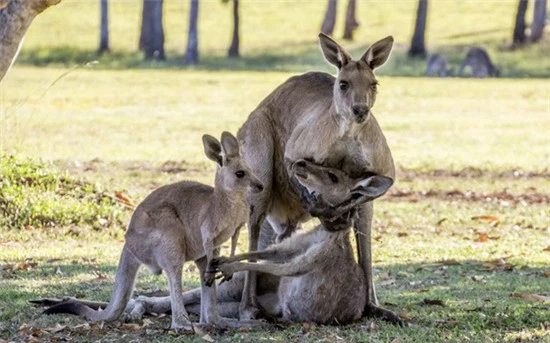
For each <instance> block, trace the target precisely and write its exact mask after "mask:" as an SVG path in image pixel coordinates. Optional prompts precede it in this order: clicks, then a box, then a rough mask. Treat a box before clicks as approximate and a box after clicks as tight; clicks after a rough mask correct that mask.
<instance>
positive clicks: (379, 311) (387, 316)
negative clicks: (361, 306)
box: [363, 303, 405, 327]
mask: <svg viewBox="0 0 550 343" xmlns="http://www.w3.org/2000/svg"><path fill="white" fill-rule="evenodd" d="M363 315H364V316H366V317H373V318H381V319H383V320H385V321H387V322H390V323H392V324H394V325H397V326H400V327H404V326H405V322H403V319H401V318H400V317H399V316H398V315H397V314H396V313H393V312H392V311H390V310H386V309H385V308H383V307H380V306H376V305H374V304H372V303H369V304H367V306H366V307H365V311H364V312H363Z"/></svg>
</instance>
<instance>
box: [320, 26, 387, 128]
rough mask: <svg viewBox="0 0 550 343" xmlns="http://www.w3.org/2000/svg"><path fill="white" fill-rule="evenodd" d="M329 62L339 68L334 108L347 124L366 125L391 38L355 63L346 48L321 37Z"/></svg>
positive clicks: (335, 85)
mask: <svg viewBox="0 0 550 343" xmlns="http://www.w3.org/2000/svg"><path fill="white" fill-rule="evenodd" d="M319 39H320V43H321V50H322V51H323V55H324V56H325V59H326V60H327V61H328V62H329V63H331V64H333V65H335V66H336V67H337V68H338V75H337V77H336V82H335V83H334V105H335V107H336V111H337V113H338V114H339V115H341V116H343V117H344V118H345V119H347V121H350V122H352V123H353V122H355V123H358V124H359V123H362V122H364V121H365V120H366V119H367V118H368V117H369V113H370V110H371V108H372V107H373V106H374V102H375V100H376V89H377V85H378V82H377V81H376V77H375V76H374V70H375V69H376V68H378V67H380V66H381V65H383V64H384V63H385V62H386V60H387V59H388V57H389V56H390V52H391V49H392V45H393V37H392V36H388V37H386V38H384V39H382V40H379V41H378V42H376V43H374V44H373V45H372V46H371V47H370V48H368V49H367V51H366V52H365V53H364V54H363V56H362V57H361V58H360V59H359V60H358V61H354V60H353V59H352V58H351V56H350V55H349V54H348V52H347V51H346V50H344V48H342V47H341V46H340V45H338V43H336V42H335V41H334V40H332V39H331V38H329V37H328V36H326V35H324V34H322V33H321V34H319Z"/></svg>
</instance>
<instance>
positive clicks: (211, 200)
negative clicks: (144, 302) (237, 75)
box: [45, 132, 263, 331]
mask: <svg viewBox="0 0 550 343" xmlns="http://www.w3.org/2000/svg"><path fill="white" fill-rule="evenodd" d="M203 144H204V151H205V153H206V156H207V157H208V158H209V159H211V160H213V161H214V162H216V163H217V165H218V166H217V171H216V177H215V187H210V186H207V185H203V184H200V183H197V182H190V181H182V182H178V183H174V184H171V185H167V186H163V187H161V188H159V189H157V190H155V191H153V192H152V193H151V194H150V195H149V196H147V198H145V200H143V202H141V203H140V204H139V206H138V207H137V208H136V210H135V212H134V214H133V215H132V219H131V220H130V224H129V225H128V230H127V232H126V237H125V238H126V243H125V244H124V248H123V250H122V255H121V257H120V262H119V264H118V270H117V273H116V277H115V285H114V289H113V293H112V296H111V301H110V302H109V305H108V306H107V308H106V309H105V310H104V311H101V312H100V311H96V310H93V309H92V308H89V307H87V306H85V305H83V304H78V303H74V302H73V303H66V304H60V305H58V306H54V307H51V308H49V309H48V310H46V312H45V313H46V314H52V313H72V314H77V315H80V316H83V317H85V318H86V319H88V320H93V321H101V320H105V321H110V320H115V319H117V318H119V317H120V315H121V314H122V313H123V312H124V309H125V308H126V306H127V304H128V301H129V300H130V298H131V296H132V292H133V288H134V283H135V279H136V275H137V271H138V268H139V266H140V265H141V264H144V265H146V266H147V267H148V268H149V269H150V270H151V271H152V272H153V273H154V274H160V273H161V272H162V270H164V271H165V272H166V276H167V277H168V285H169V287H170V305H171V310H172V325H171V328H172V329H183V330H189V331H192V330H193V326H192V324H191V322H190V321H189V316H188V314H187V312H186V310H185V306H184V300H183V297H182V293H181V291H182V269H183V264H184V262H185V261H190V260H194V261H195V263H196V264H197V266H198V269H199V272H200V278H201V300H202V301H201V304H202V305H201V311H200V312H201V313H200V316H201V318H200V321H201V323H209V324H213V325H216V326H227V325H229V323H228V322H227V321H226V320H225V319H224V318H223V317H221V316H220V315H219V312H218V307H217V303H216V288H215V285H214V286H212V287H209V285H210V284H211V283H212V282H213V281H214V274H212V273H207V272H206V268H207V265H208V263H209V262H210V261H212V259H213V258H214V257H216V256H217V255H218V253H219V249H218V248H219V246H220V245H221V244H222V243H223V242H225V241H226V240H227V239H229V238H230V237H231V236H232V235H234V234H235V232H236V231H237V229H238V228H240V227H241V226H242V225H243V224H244V223H245V222H246V220H247V218H248V212H249V207H248V205H247V202H246V196H247V195H248V194H250V193H260V192H261V191H262V189H263V186H262V185H261V183H259V181H258V180H257V179H256V178H255V177H254V176H253V174H252V173H251V172H250V171H249V169H248V167H247V166H246V164H245V163H244V162H243V161H242V159H241V157H240V156H239V144H238V142H237V139H236V138H235V137H234V136H233V135H231V134H230V133H228V132H224V133H223V134H222V137H221V144H220V142H218V140H217V139H216V138H214V137H212V136H209V135H204V136H203ZM136 312H137V313H136ZM136 312H134V313H131V314H130V316H133V315H140V314H141V313H139V311H138V310H137V309H136Z"/></svg>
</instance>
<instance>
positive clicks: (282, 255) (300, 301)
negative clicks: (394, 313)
mask: <svg viewBox="0 0 550 343" xmlns="http://www.w3.org/2000/svg"><path fill="white" fill-rule="evenodd" d="M291 172H292V175H296V177H297V180H298V182H300V184H301V185H303V186H304V187H306V188H307V189H308V191H309V192H310V193H311V194H312V196H314V197H317V198H322V199H323V201H325V202H326V203H328V204H330V205H331V206H338V205H340V204H342V203H345V202H346V201H349V200H350V199H351V198H352V197H353V196H367V197H368V198H369V199H374V198H376V197H378V196H380V195H382V194H383V193H384V192H385V191H386V190H387V189H388V188H389V187H390V186H391V184H392V180H391V179H389V178H386V177H383V176H371V177H369V178H367V179H359V180H357V179H351V178H350V177H349V176H348V175H347V174H345V173H344V172H342V171H340V170H337V169H330V168H326V167H322V166H318V165H315V164H313V163H310V162H307V161H304V160H300V161H297V162H296V163H294V164H293V166H292V171H291ZM352 222H353V218H352V216H350V217H348V218H344V219H343V220H342V221H340V222H336V223H333V224H332V225H336V226H338V227H337V228H336V229H337V230H336V231H333V232H331V231H329V230H332V229H335V228H334V227H326V226H324V227H323V226H321V225H320V226H318V227H317V228H315V229H313V230H311V231H302V232H298V233H296V234H295V235H293V236H291V237H290V238H288V239H286V240H284V241H283V242H281V243H278V244H276V245H272V246H270V247H268V248H267V249H265V250H262V251H259V252H252V253H248V254H243V255H239V256H235V257H230V258H219V259H215V260H214V261H213V262H212V264H211V265H210V268H212V269H214V270H219V271H221V272H222V273H223V274H224V275H225V276H226V277H231V276H233V274H234V273H237V274H235V277H234V278H233V279H231V280H230V281H228V282H225V283H222V284H220V285H219V286H218V288H217V298H218V303H219V306H220V313H221V314H222V315H223V316H227V317H234V318H238V316H239V301H240V298H241V293H242V289H243V281H244V280H243V279H244V275H243V273H242V272H240V271H244V270H256V271H258V272H259V273H260V274H259V276H258V281H259V297H258V301H259V304H260V307H261V308H262V309H263V310H264V311H265V312H266V314H268V315H269V316H276V317H282V318H283V320H286V321H291V322H316V323H319V324H346V323H349V322H352V321H356V320H358V319H359V318H361V314H362V312H363V308H364V306H365V303H366V287H367V285H366V279H365V275H364V273H363V271H362V270H361V268H360V266H359V265H358V264H357V262H355V259H354V256H353V249H352V247H351V243H350V240H349V235H350V227H351V224H352ZM263 237H264V239H265V238H266V236H263ZM251 257H254V258H256V259H260V260H264V261H266V262H265V263H259V264H256V263H241V262H237V261H241V260H244V259H247V258H251ZM270 274H271V275H270ZM272 275H275V276H276V277H273V276H272ZM183 298H184V301H185V305H186V308H187V310H188V311H190V312H192V313H197V314H198V313H200V308H201V297H200V289H196V290H192V291H189V292H185V293H184V294H183ZM69 301H72V302H82V303H87V304H90V305H92V306H95V307H100V306H105V304H103V303H89V302H86V301H83V300H75V299H69ZM136 309H141V311H142V312H141V313H151V312H155V313H164V312H167V311H168V310H169V309H170V299H169V298H168V297H164V298H150V297H138V298H137V299H136V300H135V301H131V302H130V304H129V305H128V308H127V311H133V312H135V311H136Z"/></svg>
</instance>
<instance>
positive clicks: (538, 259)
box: [0, 0, 550, 342]
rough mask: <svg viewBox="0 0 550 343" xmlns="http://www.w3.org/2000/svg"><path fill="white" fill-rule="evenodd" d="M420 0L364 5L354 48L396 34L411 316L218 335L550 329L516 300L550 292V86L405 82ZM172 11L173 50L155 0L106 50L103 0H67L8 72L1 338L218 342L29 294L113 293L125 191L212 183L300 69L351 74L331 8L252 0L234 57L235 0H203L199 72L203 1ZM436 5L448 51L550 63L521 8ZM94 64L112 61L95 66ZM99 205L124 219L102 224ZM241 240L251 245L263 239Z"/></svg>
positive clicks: (403, 285)
mask: <svg viewBox="0 0 550 343" xmlns="http://www.w3.org/2000/svg"><path fill="white" fill-rule="evenodd" d="M415 4H416V2H414V1H405V2H359V3H358V10H359V12H360V13H359V15H358V17H359V20H360V21H361V25H362V26H361V27H360V29H359V30H358V31H357V34H356V39H355V41H353V42H346V43H344V45H345V46H346V47H349V50H350V51H352V53H353V54H354V56H357V57H358V56H359V55H360V54H361V53H362V51H364V49H365V48H366V46H367V45H368V44H369V43H372V42H373V41H374V40H376V39H378V38H381V37H384V36H386V35H388V34H392V35H394V36H395V38H396V46H395V52H394V54H392V57H391V60H390V62H389V63H388V65H387V66H384V67H383V68H382V69H380V71H379V73H378V74H379V75H380V77H379V79H380V80H379V81H380V84H381V86H380V90H379V95H378V100H377V104H376V106H375V107H374V109H373V112H374V114H375V115H376V117H377V119H378V121H379V123H380V125H381V127H382V129H383V130H384V133H385V135H386V138H387V140H388V143H389V145H390V147H391V149H392V152H393V157H394V160H395V162H396V164H397V166H398V179H397V181H396V183H395V185H394V186H393V188H392V189H391V191H390V192H389V193H388V194H387V195H386V196H384V198H382V199H380V200H379V201H377V202H376V204H375V221H374V225H373V257H374V265H375V275H376V283H377V290H378V295H379V298H380V301H381V302H382V303H383V304H384V306H386V307H388V308H390V309H392V310H394V311H396V312H398V313H401V314H402V315H403V317H405V318H408V319H407V322H408V323H409V324H410V325H409V326H408V327H407V328H405V329H400V328H397V327H394V326H391V325H388V324H386V323H384V322H381V321H378V320H375V321H372V320H369V319H363V320H362V321H360V322H359V323H356V324H353V325H349V326H344V327H322V326H316V325H309V324H305V325H302V324H298V325H294V326H290V327H279V328H273V329H262V330H260V329H256V330H252V331H250V332H247V331H229V332H225V333H222V334H216V333H212V332H211V333H209V334H210V335H211V337H212V338H214V339H215V340H216V341H221V342H230V341H231V342H233V341H236V342H257V341H262V340H273V341H290V342H298V341H299V342H334V341H345V342H360V341H372V342H392V341H395V342H397V340H398V341H399V342H466V341H471V342H521V341H529V342H531V341H534V342H550V330H549V327H550V323H549V322H548V320H549V319H548V313H550V305H549V304H548V303H547V302H546V303H545V302H533V301H529V300H526V299H523V298H517V297H511V296H510V295H511V294H512V293H513V292H519V293H523V294H539V295H545V296H550V293H549V292H550V286H549V285H550V281H549V280H550V279H549V278H548V273H550V272H549V270H548V266H549V265H550V251H548V248H549V246H550V241H549V240H548V233H549V230H550V227H549V223H550V211H549V205H550V196H549V194H550V140H549V137H548V132H550V117H549V112H548V111H549V110H548V109H549V98H548V94H549V92H550V88H549V87H550V85H549V83H548V80H547V79H498V80H496V79H492V80H472V79H427V78H412V77H395V75H401V76H405V75H407V76H410V75H421V74H423V72H424V61H422V60H409V59H408V58H407V57H406V50H407V47H408V43H409V39H410V35H411V31H412V23H413V20H414V18H413V16H414V10H415ZM344 5H345V2H343V1H341V2H340V6H341V8H339V11H340V12H339V17H341V15H342V14H343V13H344ZM531 5H532V4H531ZM165 6H166V8H165V20H166V21H165V29H166V37H167V40H166V49H167V53H168V60H167V61H166V62H161V63H159V62H143V61H142V58H141V56H140V54H138V53H136V52H135V50H136V45H137V38H138V32H139V31H138V22H139V13H140V4H139V3H138V2H137V1H136V2H112V3H111V43H112V48H113V52H112V54H109V55H106V56H102V57H99V58H98V57H97V56H95V53H94V50H95V46H96V44H97V41H96V40H97V36H98V28H97V26H98V23H97V19H98V16H96V15H90V13H91V14H94V13H97V12H98V2H97V1H89V2H77V1H68V0H64V1H63V2H62V3H61V4H60V5H58V6H56V7H54V8H52V9H49V10H48V11H46V12H44V13H43V14H42V15H40V16H39V17H38V18H37V19H36V20H35V22H34V23H33V25H32V27H31V29H30V30H29V32H28V34H27V37H26V41H25V46H24V49H23V51H22V53H21V56H20V59H19V60H18V62H17V64H16V66H15V67H14V68H13V69H12V70H11V71H10V73H8V75H7V76H6V77H5V79H4V80H2V83H0V156H1V164H2V169H0V185H1V187H2V188H0V190H1V193H0V199H3V200H0V210H2V211H3V212H2V213H1V214H2V217H1V218H3V219H2V220H3V223H2V224H1V226H0V340H1V339H7V340H31V339H33V337H34V340H35V341H56V340H64V339H65V340H68V339H70V340H74V341H99V340H101V341H128V342H129V341H146V340H148V341H168V342H177V341H195V342H202V341H204V339H203V336H204V335H205V334H206V333H207V332H204V333H201V334H200V335H196V336H193V337H184V338H181V337H177V336H173V335H171V334H170V333H168V332H167V331H166V330H165V329H166V328H168V327H169V325H170V319H169V317H164V318H155V317H152V318H147V320H146V321H143V322H139V323H137V324H138V325H137V326H129V325H123V324H122V323H121V322H115V323H105V324H91V325H90V326H86V325H85V324H84V323H85V321H83V320H81V319H78V318H74V317H62V316H52V317H44V316H41V315H40V312H41V308H36V307H34V306H32V305H30V304H29V303H28V300H31V299H36V298H41V297H50V296H63V295H77V296H79V297H85V298H89V299H97V300H108V298H109V295H110V292H111V289H112V283H113V281H114V273H115V270H116V266H117V262H118V257H119V255H120V251H121V249H122V246H123V234H124V226H125V225H126V223H127V222H128V220H129V217H130V215H131V211H129V210H124V209H122V208H121V207H120V205H119V204H116V203H115V202H114V201H113V202H111V200H112V197H113V196H114V192H115V191H118V192H121V193H122V194H124V195H125V196H127V197H128V198H130V199H131V200H132V201H133V202H134V203H138V202H139V201H140V200H142V199H143V198H144V197H145V196H146V195H147V194H149V193H150V192H151V191H152V190H153V189H155V188H157V187H159V186H160V185H163V184H166V183H170V182H175V181H179V180H182V179H192V180H197V181H200V182H205V183H209V184H211V183H212V181H213V175H214V170H215V167H214V165H213V163H212V162H210V161H209V160H208V159H206V157H205V156H204V155H203V154H204V153H203V148H202V146H201V143H200V142H201V136H202V135H203V134H204V133H209V134H212V135H219V134H220V133H221V132H222V131H224V130H229V131H232V132H236V131H237V129H238V128H239V127H240V126H241V125H242V123H243V122H244V120H245V119H246V117H247V116H248V114H249V113H250V111H251V110H253V109H254V108H255V106H257V104H258V103H259V102H260V101H261V100H262V99H263V98H264V97H265V96H266V95H267V94H268V93H269V92H270V91H271V90H273V89H274V88H275V87H276V86H277V85H278V84H280V83H281V82H283V81H284V80H286V79H287V78H288V77H290V76H291V75H294V74H295V73H297V72H305V71H308V70H312V69H316V70H325V71H330V72H333V70H331V69H330V67H329V66H328V65H326V63H325V62H324V61H323V59H322V57H321V54H320V52H319V50H318V47H317V39H316V35H317V30H318V26H319V24H320V21H321V16H322V14H323V11H324V6H325V2H322V1H300V2H276V1H267V2H261V4H260V3H256V2H244V3H242V11H243V12H242V18H243V26H242V32H243V35H242V39H243V41H242V44H243V45H242V54H243V58H242V59H240V60H228V59H226V58H225V50H226V48H227V45H228V43H229V32H230V30H229V25H230V21H229V18H230V7H229V6H224V5H222V4H221V3H220V2H218V1H212V2H201V14H200V15H201V17H200V30H201V36H200V49H201V65H199V66H198V67H196V68H182V61H183V51H184V46H185V41H186V38H185V36H186V23H187V20H186V16H187V10H188V7H187V6H188V2H185V1H183V2H179V1H178V2H176V1H168V2H166V4H165ZM430 6H431V7H430V13H429V16H430V17H429V20H430V21H429V26H428V31H427V43H428V47H429V49H430V51H431V52H441V51H443V52H445V53H446V54H448V56H449V59H450V61H451V62H452V63H453V64H454V65H455V66H456V65H458V64H459V63H460V61H461V59H462V58H463V56H464V53H465V51H466V49H467V47H468V46H471V45H483V46H486V47H487V48H488V49H489V51H490V53H491V56H492V57H494V60H495V61H496V63H497V64H498V65H499V66H500V67H502V69H503V74H504V76H508V77H523V76H536V77H548V76H550V60H549V59H548V58H547V57H546V55H547V53H546V52H545V51H547V50H548V44H549V40H548V35H546V38H545V40H544V41H543V42H542V43H541V44H540V45H534V46H529V47H527V48H525V49H522V50H519V51H509V50H507V49H503V46H505V45H506V44H508V42H509V37H511V27H512V23H513V15H514V12H515V6H516V3H515V2H504V3H502V4H498V5H496V4H495V3H491V2H473V1H472V2H470V1H468V2H464V1H444V2H433V3H432V2H431V3H430ZM530 12H531V9H529V11H528V13H530ZM304 18H307V20H305V19H304ZM449 23H453V24H452V25H449ZM473 23H475V25H474V24H473ZM341 25H342V23H341V22H340V23H339V24H338V25H337V30H339V29H341ZM339 35H341V33H340V32H339V31H338V32H337V34H336V37H338V36H339ZM52 37H55V39H54V38H52ZM95 59H98V60H99V61H100V63H99V64H98V65H91V66H90V65H88V66H86V63H87V62H89V61H92V60H95ZM37 66H47V68H44V67H37ZM75 66H76V68H75ZM128 68H130V69H128ZM12 156H13V157H12ZM25 180H40V182H39V183H36V182H35V181H33V182H27V181H25ZM35 185H36V187H34V186H35ZM39 185H40V186H39ZM8 191H9V192H13V193H11V195H9V197H10V198H9V202H6V201H5V199H6V198H7V197H6V194H7V193H8ZM109 199H111V200H109ZM98 200H99V201H100V202H101V201H105V202H107V203H106V204H104V205H105V206H103V205H101V206H98ZM76 204H78V206H76ZM36 205H40V206H36ZM2 206H10V207H9V208H17V209H19V211H20V212H18V213H22V212H21V211H27V212H26V213H40V210H42V209H44V210H47V211H53V210H54V209H57V210H56V211H57V212H53V213H54V214H55V215H56V217H55V220H53V221H32V220H33V216H32V215H27V216H19V217H18V216H14V215H13V214H14V212H9V211H6V210H5V208H6V207H2ZM97 216H100V217H102V218H103V217H104V218H112V220H111V219H109V221H108V223H109V225H107V227H102V228H101V230H94V227H95V228H97V224H98V220H97V218H98V217H97ZM479 216H490V217H494V218H493V219H496V221H488V220H484V219H479ZM476 217H478V218H477V219H476ZM36 218H37V217H36V216H35V217H34V219H36ZM38 218H41V217H38ZM101 222H102V223H105V222H104V221H101ZM48 223H55V226H51V225H50V226H48V225H47V224H48ZM309 225H313V223H311V224H309ZM484 236H486V237H487V240H484V239H480V237H484ZM241 237H242V239H241V241H240V243H239V245H240V246H239V248H240V250H241V251H244V247H245V246H246V240H247V237H246V235H241ZM222 253H224V254H227V253H228V244H226V246H225V247H224V249H223V250H222ZM495 260H497V261H505V262H506V264H505V265H499V264H498V263H494V261H495ZM185 270H186V273H185V280H184V281H185V285H186V286H187V287H196V286H197V285H198V280H197V272H196V270H195V269H194V268H192V267H191V264H188V265H186V266H185ZM166 289H167V285H166V281H165V278H164V277H163V276H160V277H159V276H153V275H150V274H149V273H148V272H146V271H145V270H143V271H141V272H140V275H139V280H138V283H137V285H136V291H137V293H139V294H144V293H148V292H152V291H156V290H166ZM424 299H428V300H442V301H443V303H444V306H437V305H426V304H425V303H424ZM206 338H208V337H206Z"/></svg>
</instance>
